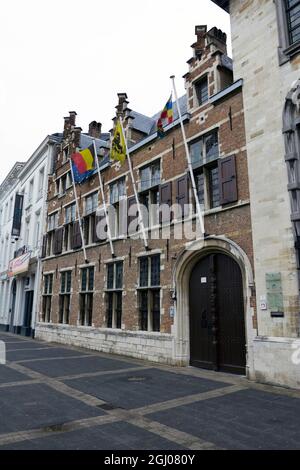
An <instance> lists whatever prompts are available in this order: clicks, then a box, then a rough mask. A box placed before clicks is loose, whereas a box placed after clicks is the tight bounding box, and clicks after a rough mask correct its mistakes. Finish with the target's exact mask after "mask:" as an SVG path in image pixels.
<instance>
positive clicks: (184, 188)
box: [176, 175, 189, 216]
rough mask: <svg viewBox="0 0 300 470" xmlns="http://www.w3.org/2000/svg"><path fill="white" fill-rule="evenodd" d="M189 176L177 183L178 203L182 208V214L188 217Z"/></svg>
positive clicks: (179, 179)
mask: <svg viewBox="0 0 300 470" xmlns="http://www.w3.org/2000/svg"><path fill="white" fill-rule="evenodd" d="M188 181H189V179H188V175H184V176H182V177H181V178H178V180H177V181H176V202H177V204H178V205H179V206H180V207H181V214H182V215H184V216H186V215H188V207H187V204H188V203H189V183H188Z"/></svg>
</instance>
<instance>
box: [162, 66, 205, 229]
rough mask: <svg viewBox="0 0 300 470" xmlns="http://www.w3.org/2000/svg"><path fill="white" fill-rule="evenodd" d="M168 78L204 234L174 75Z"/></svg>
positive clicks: (202, 224)
mask: <svg viewBox="0 0 300 470" xmlns="http://www.w3.org/2000/svg"><path fill="white" fill-rule="evenodd" d="M170 78H171V80H172V83H173V90H174V95H175V101H176V106H177V110H178V116H179V121H180V126H181V131H182V136H183V142H184V147H185V153H186V158H187V161H188V167H189V172H190V177H191V183H192V189H193V194H194V198H195V202H196V209H197V215H198V219H199V224H200V228H201V232H202V234H203V235H204V233H205V230H204V222H203V216H202V211H201V207H200V203H199V198H198V193H197V189H196V183H195V176H194V172H193V166H192V162H191V157H190V152H189V147H188V144H187V140H186V134H185V130H184V125H183V120H182V114H181V110H180V107H179V102H178V96H177V91H176V86H175V75H172V76H171V77H170Z"/></svg>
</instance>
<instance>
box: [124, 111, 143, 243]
mask: <svg viewBox="0 0 300 470" xmlns="http://www.w3.org/2000/svg"><path fill="white" fill-rule="evenodd" d="M120 125H121V128H122V132H123V136H124V141H125V148H126V155H127V160H128V166H129V171H130V175H131V180H132V186H133V191H134V196H135V200H136V205H137V209H138V214H139V220H138V223H139V226H140V227H141V229H142V232H143V238H144V245H145V248H146V249H148V240H147V236H146V232H145V226H144V222H143V217H142V213H141V206H140V201H139V197H138V193H137V190H136V183H135V178H134V174H133V169H132V164H131V159H130V156H129V151H128V147H127V139H126V137H125V133H124V128H123V123H122V120H121V118H120Z"/></svg>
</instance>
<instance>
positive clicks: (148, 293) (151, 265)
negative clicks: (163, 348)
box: [139, 255, 160, 331]
mask: <svg viewBox="0 0 300 470" xmlns="http://www.w3.org/2000/svg"><path fill="white" fill-rule="evenodd" d="M139 312H140V329H141V330H143V331H160V255H153V256H143V257H142V258H140V279H139Z"/></svg>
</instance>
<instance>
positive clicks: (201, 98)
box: [194, 77, 208, 106]
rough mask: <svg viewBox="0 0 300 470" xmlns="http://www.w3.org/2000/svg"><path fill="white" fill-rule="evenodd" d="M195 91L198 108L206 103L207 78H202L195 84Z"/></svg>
mask: <svg viewBox="0 0 300 470" xmlns="http://www.w3.org/2000/svg"><path fill="white" fill-rule="evenodd" d="M194 86H195V91H196V96H197V101H198V106H201V105H202V104H204V103H206V102H207V101H208V81H207V77H204V78H202V79H201V80H199V81H198V82H196V83H195V85H194Z"/></svg>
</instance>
